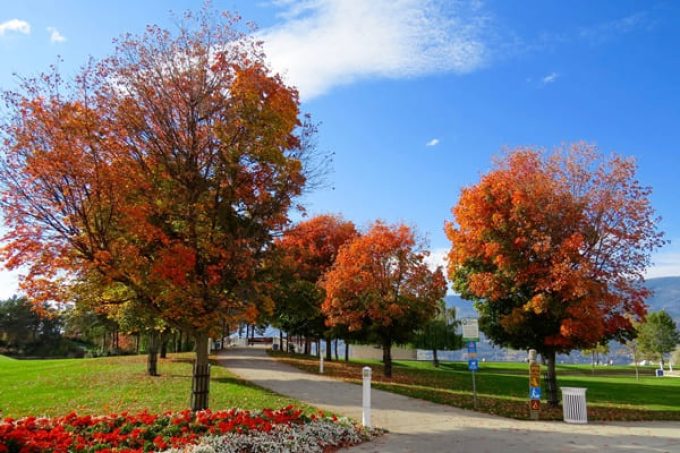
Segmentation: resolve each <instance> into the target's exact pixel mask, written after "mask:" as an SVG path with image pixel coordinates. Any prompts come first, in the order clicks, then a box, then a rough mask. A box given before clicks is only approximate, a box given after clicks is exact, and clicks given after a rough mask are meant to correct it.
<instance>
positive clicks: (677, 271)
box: [645, 239, 680, 278]
mask: <svg viewBox="0 0 680 453" xmlns="http://www.w3.org/2000/svg"><path fill="white" fill-rule="evenodd" d="M645 277H646V278H656V277H680V239H678V240H673V241H671V244H670V245H668V246H666V247H665V249H664V250H663V251H661V252H659V253H657V254H655V255H654V256H653V257H652V266H651V267H650V268H649V270H648V271H647V274H646V276H645Z"/></svg>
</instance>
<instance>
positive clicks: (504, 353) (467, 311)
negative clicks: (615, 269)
mask: <svg viewBox="0 0 680 453" xmlns="http://www.w3.org/2000/svg"><path fill="white" fill-rule="evenodd" d="M647 287H648V288H649V289H650V290H652V292H653V294H652V296H651V297H650V298H649V299H648V300H647V307H648V310H649V311H650V312H651V311H659V310H665V311H666V312H667V313H668V314H670V315H671V317H673V319H674V320H675V322H676V323H677V324H678V326H679V327H680V277H662V278H652V279H649V280H647ZM446 304H447V306H449V307H455V308H456V317H457V318H458V319H460V318H466V317H476V316H477V311H476V310H475V308H474V307H473V305H472V302H470V301H467V300H464V299H462V298H461V297H460V296H455V295H449V296H446ZM610 348H611V349H612V353H614V351H615V350H618V349H619V348H618V347H617V345H616V344H612V345H610ZM477 350H478V353H479V357H480V358H486V359H487V360H512V361H515V360H523V359H524V357H525V356H526V352H525V351H513V350H507V349H504V348H498V347H496V346H493V345H492V344H491V342H490V341H489V340H486V339H484V338H482V339H481V341H480V344H479V345H478V349H477ZM614 355H617V356H618V354H610V356H612V358H613V359H614V360H615V361H616V362H620V363H623V362H626V361H627V359H626V358H625V357H613V356H614ZM464 358H465V357H464V355H463V352H462V351H456V352H452V353H451V356H450V357H444V359H445V360H446V359H448V360H463V359H464ZM559 359H561V360H562V361H564V362H576V363H579V362H588V361H589V360H590V358H589V357H583V356H581V354H580V353H578V352H575V353H572V354H571V355H569V356H566V355H564V356H560V357H559Z"/></svg>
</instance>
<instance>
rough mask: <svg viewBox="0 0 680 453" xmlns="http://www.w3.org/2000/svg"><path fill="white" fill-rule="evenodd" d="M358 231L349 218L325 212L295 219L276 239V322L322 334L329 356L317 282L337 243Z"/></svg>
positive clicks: (296, 330)
mask: <svg viewBox="0 0 680 453" xmlns="http://www.w3.org/2000/svg"><path fill="white" fill-rule="evenodd" d="M358 234H359V233H358V232H357V230H356V227H355V226H354V224H353V223H352V222H349V221H346V220H344V219H342V218H341V217H340V216H337V215H328V214H326V215H318V216H315V217H312V218H311V219H309V220H305V221H303V222H300V223H298V224H297V225H295V226H294V227H292V228H290V229H289V230H287V231H286V232H285V233H284V235H283V237H282V238H281V239H280V240H278V241H276V247H277V249H278V250H279V251H280V253H281V271H282V272H281V279H280V283H281V290H280V295H279V297H278V298H277V300H276V312H277V313H276V314H277V322H278V324H279V325H280V326H281V327H282V328H285V329H287V330H288V332H289V333H295V334H298V335H305V336H312V337H317V338H318V337H321V336H324V337H325V339H326V358H327V359H329V360H330V359H331V347H330V341H331V337H330V336H329V333H328V332H327V330H328V329H327V328H326V326H325V320H326V317H325V316H324V315H323V313H322V312H321V304H322V302H323V300H324V298H325V294H324V292H323V289H322V288H321V287H320V286H319V283H320V281H321V279H322V277H323V276H324V274H325V273H326V272H327V271H328V270H329V269H330V268H331V266H332V265H333V263H334V262H335V258H336V257H337V255H338V251H339V250H340V247H342V246H343V245H344V244H345V243H346V242H348V241H351V240H353V239H354V238H356V237H357V236H358Z"/></svg>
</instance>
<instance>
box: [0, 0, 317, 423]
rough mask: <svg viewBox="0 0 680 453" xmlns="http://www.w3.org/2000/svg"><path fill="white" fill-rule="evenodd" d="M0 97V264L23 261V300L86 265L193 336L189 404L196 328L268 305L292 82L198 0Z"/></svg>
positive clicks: (288, 191) (293, 164)
mask: <svg viewBox="0 0 680 453" xmlns="http://www.w3.org/2000/svg"><path fill="white" fill-rule="evenodd" d="M4 100H5V102H6V105H7V107H8V111H9V112H10V114H9V115H8V116H7V117H6V118H7V119H6V120H5V121H4V122H3V123H2V125H1V126H0V127H1V129H0V130H1V131H2V132H1V133H2V139H3V142H2V143H3V144H2V150H3V159H2V165H1V169H0V171H1V173H0V183H1V184H2V187H1V190H2V198H1V203H2V208H3V210H4V217H5V221H6V224H7V227H8V234H7V235H6V237H5V238H4V239H5V245H4V247H3V249H2V258H3V259H4V260H5V263H6V266H7V267H9V268H20V267H25V268H26V269H27V270H28V271H27V275H26V276H25V278H24V279H23V281H22V288H23V289H24V290H25V291H26V292H27V293H28V294H29V295H30V296H31V298H32V299H33V300H35V301H36V302H37V303H42V302H44V301H46V300H60V299H63V297H64V291H63V288H65V287H67V286H68V285H69V284H70V283H71V282H74V281H77V280H78V279H79V278H81V277H82V276H85V275H88V274H89V273H98V274H99V275H101V276H102V277H103V278H104V283H106V281H109V282H112V283H114V282H115V283H119V284H123V285H125V286H126V287H127V288H128V290H129V291H131V292H132V293H133V294H134V297H135V299H136V300H137V301H139V303H140V304H141V305H143V306H144V307H145V309H147V310H149V311H150V312H151V313H152V314H153V315H155V316H158V317H160V318H161V319H163V320H164V321H166V322H168V323H169V324H170V325H174V326H177V327H178V328H181V329H182V330H183V331H185V332H189V333H191V334H192V335H193V336H194V337H195V339H196V366H195V372H194V389H195V390H196V391H195V392H194V393H193V395H192V404H191V406H192V408H193V409H194V410H198V409H204V408H205V407H207V404H208V399H207V396H208V394H207V387H208V380H209V376H208V371H207V370H209V368H208V357H207V348H208V336H209V335H211V334H213V335H219V332H220V328H221V325H222V321H223V320H225V319H229V318H233V317H247V318H255V317H256V316H257V314H258V312H259V311H263V310H271V309H272V303H271V301H269V300H268V299H267V298H266V297H263V296H262V294H266V293H267V288H262V285H263V283H261V282H260V279H258V273H259V272H261V271H262V267H263V266H262V265H261V263H262V261H263V258H264V257H265V255H266V254H267V253H268V252H269V250H270V249H271V243H272V241H273V237H274V235H275V234H276V232H277V231H278V232H280V231H281V230H283V228H284V227H285V225H286V224H287V222H288V211H289V208H291V206H292V204H293V201H294V199H295V197H296V196H298V195H299V194H300V193H301V191H302V189H303V187H304V184H305V182H306V173H305V168H306V163H307V162H308V160H307V159H308V156H309V155H310V154H309V149H308V148H307V147H306V146H305V144H306V143H308V142H309V140H308V138H309V135H310V134H311V133H312V132H313V126H311V125H310V124H309V122H308V121H307V120H306V119H302V120H301V119H300V112H299V108H298V104H299V102H298V94H297V92H296V91H295V90H294V89H292V88H290V87H288V86H286V85H285V84H284V83H283V82H282V81H281V79H280V78H279V77H278V76H277V75H274V74H272V73H271V72H270V71H269V70H268V69H267V66H266V65H265V62H264V56H263V54H262V52H261V49H260V45H259V44H258V43H256V42H254V41H252V39H250V38H248V37H247V35H246V34H244V33H242V32H240V31H238V18H233V17H230V16H225V20H223V21H216V20H215V17H214V16H213V12H212V11H209V9H208V8H206V9H205V10H204V11H203V12H202V14H200V15H198V16H197V17H193V16H192V15H191V14H187V16H186V17H185V18H184V20H183V21H182V23H181V24H180V26H179V28H178V31H177V32H175V33H173V32H170V31H167V30H163V29H161V28H159V27H156V26H150V27H148V28H147V31H146V32H145V33H144V34H143V35H142V36H139V37H135V36H125V37H123V38H122V39H121V40H120V41H119V42H118V45H117V49H116V51H115V53H114V54H113V55H112V56H111V57H109V58H107V59H104V60H102V61H99V62H92V63H90V64H89V65H88V66H86V67H85V69H84V70H83V71H82V72H81V73H79V74H78V76H77V77H75V78H74V79H73V80H72V81H69V82H65V81H64V80H62V78H61V77H60V76H59V74H57V73H56V72H53V73H51V74H47V75H45V76H43V77H40V78H38V79H27V80H25V81H24V83H23V90H19V91H18V92H9V93H5V95H4ZM265 283H266V282H265Z"/></svg>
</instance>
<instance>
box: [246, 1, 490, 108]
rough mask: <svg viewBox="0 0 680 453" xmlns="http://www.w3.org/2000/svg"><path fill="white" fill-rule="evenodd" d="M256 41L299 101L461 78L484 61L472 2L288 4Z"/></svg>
mask: <svg viewBox="0 0 680 453" xmlns="http://www.w3.org/2000/svg"><path fill="white" fill-rule="evenodd" d="M275 3H276V5H278V6H279V7H280V8H282V9H283V11H282V13H281V14H280V17H281V18H282V19H283V22H282V23H281V24H279V25H277V26H274V27H272V28H269V29H265V30H263V31H262V32H260V34H259V38H261V39H262V40H263V41H264V43H265V50H266V52H267V55H268V57H269V59H270V61H271V64H272V66H273V68H274V69H275V70H276V71H278V72H281V73H282V74H283V75H284V77H286V78H287V80H288V82H289V83H291V84H293V85H295V86H297V87H298V89H299V90H300V93H301V95H302V97H303V99H311V98H314V97H316V96H320V95H322V94H324V93H326V92H327V91H329V90H330V89H332V88H333V87H335V86H338V85H343V84H348V83H352V82H354V81H356V80H359V79H366V78H374V77H381V78H404V77H417V76H422V75H426V74H433V73H443V72H453V73H467V72H471V71H474V70H476V69H479V68H480V67H481V66H483V64H484V63H485V62H486V58H487V46H486V45H485V43H484V40H483V37H484V36H485V35H484V30H485V29H486V26H487V23H488V18H487V17H486V16H485V14H484V13H483V11H482V9H481V6H479V5H478V2H475V1H459V2H449V1H446V0H371V1H366V0H303V1H298V2H292V1H289V0H285V1H278V2H275Z"/></svg>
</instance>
